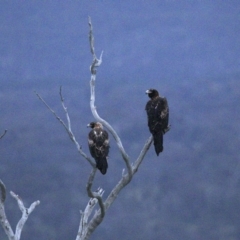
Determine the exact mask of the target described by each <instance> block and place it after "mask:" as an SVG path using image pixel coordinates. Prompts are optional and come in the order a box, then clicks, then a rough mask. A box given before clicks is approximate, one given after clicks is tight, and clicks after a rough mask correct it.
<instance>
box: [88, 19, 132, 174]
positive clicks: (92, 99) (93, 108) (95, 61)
mask: <svg viewBox="0 0 240 240" xmlns="http://www.w3.org/2000/svg"><path fill="white" fill-rule="evenodd" d="M89 27H90V30H89V41H90V49H91V53H92V55H93V62H92V65H91V66H90V71H91V80H90V88H91V97H90V108H91V111H92V114H93V116H94V118H95V119H96V120H97V121H98V122H101V123H102V124H103V125H104V126H105V127H106V128H107V129H108V131H109V132H110V133H111V134H112V136H113V137H114V139H115V141H116V143H117V146H118V148H119V150H120V152H121V155H122V157H123V159H124V161H125V164H126V166H127V169H128V177H129V178H132V168H131V164H130V160H129V157H128V155H127V153H126V152H125V150H124V147H123V145H122V142H121V139H120V137H119V136H118V134H117V133H116V131H115V130H114V129H113V128H112V126H111V125H110V124H109V123H108V122H107V121H105V120H104V119H102V118H101V117H100V116H99V115H98V113H97V109H96V106H95V81H96V67H99V66H100V65H101V63H102V54H101V56H100V59H97V57H96V54H95V50H94V37H93V28H92V23H91V18H90V17H89Z"/></svg>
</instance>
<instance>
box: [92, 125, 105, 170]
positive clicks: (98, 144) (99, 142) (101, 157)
mask: <svg viewBox="0 0 240 240" xmlns="http://www.w3.org/2000/svg"><path fill="white" fill-rule="evenodd" d="M88 127H91V128H92V130H91V131H90V132H89V134H88V146H89V150H90V153H91V155H92V157H93V158H94V159H95V161H96V167H97V168H98V169H99V170H100V172H101V173H102V174H106V172H107V168H108V163H107V157H108V153H109V140H108V133H107V131H105V130H103V126H102V124H101V123H99V122H91V123H89V124H88Z"/></svg>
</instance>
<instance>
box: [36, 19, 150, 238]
mask: <svg viewBox="0 0 240 240" xmlns="http://www.w3.org/2000/svg"><path fill="white" fill-rule="evenodd" d="M88 23H89V29H90V30H89V42H90V51H91V54H92V57H93V61H92V64H91V66H90V72H91V78H90V90H91V96H90V108H91V111H92V114H93V117H94V118H95V120H96V121H97V122H100V123H102V124H103V126H104V127H105V128H106V129H107V130H108V131H109V132H110V133H111V134H112V136H113V138H114V139H115V141H116V144H117V146H118V149H119V151H120V153H121V155H122V158H123V160H124V162H125V165H126V169H127V171H125V169H123V170H122V177H121V179H120V180H119V182H118V183H117V185H116V186H115V187H114V188H113V189H112V191H111V192H110V194H109V195H108V196H107V198H106V200H104V199H103V193H104V190H103V189H102V188H99V189H98V190H97V191H95V192H94V191H92V184H93V181H94V177H95V174H96V165H95V163H94V161H93V160H92V159H91V158H89V157H88V156H87V154H86V153H85V152H84V151H83V150H82V148H81V146H80V144H79V143H78V142H77V140H76V138H75V136H74V134H73V132H72V129H71V121H70V117H69V114H68V111H67V107H66V106H65V104H64V98H63V96H62V88H61V87H60V99H61V103H62V107H63V110H64V112H65V115H66V119H67V123H65V122H64V121H63V120H62V119H61V118H60V117H59V116H58V115H57V114H56V113H55V112H54V110H52V109H51V108H50V106H49V105H48V104H47V103H46V102H45V101H44V99H43V98H42V97H41V96H40V95H39V94H38V93H36V92H35V93H36V95H37V96H38V98H39V99H40V100H41V101H42V102H43V103H44V104H45V106H46V107H47V108H48V109H49V110H50V111H51V112H52V113H53V115H54V116H55V117H56V118H57V120H58V121H59V122H60V123H61V124H62V125H63V127H64V128H65V130H66V131H67V133H68V135H69V137H70V139H71V140H72V141H73V143H74V144H75V145H76V147H77V150H78V152H79V153H80V154H81V155H82V156H83V157H84V158H85V159H86V160H87V161H88V162H89V163H90V164H91V166H92V171H91V173H90V175H89V178H88V182H87V187H86V188H87V193H88V196H89V197H90V200H89V201H88V204H87V206H86V208H85V210H84V211H83V212H81V220H80V224H79V229H78V234H77V237H76V240H87V239H89V237H90V235H91V234H92V233H93V231H94V230H95V229H96V228H97V226H98V225H99V224H100V223H101V222H102V221H103V219H104V216H105V213H106V211H107V210H108V209H109V207H110V206H111V205H112V203H113V202H114V201H115V199H116V198H117V196H118V194H119V193H120V191H121V190H122V189H123V188H124V187H125V186H126V185H127V184H128V183H130V182H131V180H132V178H133V176H134V174H135V173H136V172H137V170H138V168H139V166H140V164H141V163H142V161H143V159H144V157H145V154H146V153H147V151H148V149H149V148H150V146H151V143H152V136H150V137H149V138H148V140H147V141H146V143H145V145H144V146H143V148H142V150H141V152H140V154H139V156H138V158H137V159H136V160H135V161H134V162H131V161H130V158H129V156H128V154H127V153H126V151H125V149H124V147H123V144H122V141H121V139H120V137H119V136H118V134H117V133H116V131H115V130H114V129H113V127H112V126H111V125H110V124H109V123H108V122H107V121H106V120H104V119H103V118H101V117H100V116H99V114H98V112H97V109H96V106H95V82H96V74H97V68H98V67H99V66H100V65H101V63H102V55H103V52H102V53H101V55H100V57H99V58H97V56H96V53H95V49H94V37H93V27H92V23H91V18H90V17H89V22H88ZM97 204H98V206H99V209H98V210H97V211H96V212H95V214H94V215H93V216H91V213H92V211H93V209H94V207H95V206H96V205H97Z"/></svg>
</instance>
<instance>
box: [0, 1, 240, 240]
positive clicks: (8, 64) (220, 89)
mask: <svg viewBox="0 0 240 240" xmlns="http://www.w3.org/2000/svg"><path fill="white" fill-rule="evenodd" d="M239 10H240V4H239V2H238V1H228V2H222V1H218V0H215V1H211V2H209V1H205V0H204V1H195V2H194V3H193V2H192V1H188V0H184V1H181V2H180V1H174V0H172V1H164V0H161V1H157V0H156V1H151V4H149V3H148V2H146V1H128V2H121V3H116V2H112V1H91V3H89V2H87V1H81V2H80V1H79V2H77V1H75V2H63V1H62V2H57V1H51V2H42V1H37V2H34V3H33V2H30V1H28V2H17V1H12V2H2V3H1V8H0V86H1V88H0V112H1V117H0V132H3V130H4V129H6V128H7V129H8V132H7V135H6V136H5V137H4V138H3V139H1V140H0V150H1V156H0V162H1V164H0V179H2V181H3V182H4V183H5V185H6V187H7V190H8V193H9V191H10V190H12V191H14V192H16V193H17V194H19V195H20V196H21V197H22V198H23V200H24V202H25V204H26V206H28V205H30V203H32V202H33V201H34V200H40V201H41V204H40V205H39V206H38V207H37V208H36V209H35V211H34V212H33V213H32V215H31V216H30V218H29V219H28V221H27V223H26V225H25V227H24V231H23V235H22V239H31V238H32V237H31V234H32V235H33V236H34V239H46V240H54V239H58V240H63V239H75V237H76V233H77V229H78V224H79V219H80V214H79V210H80V209H82V210H83V209H84V208H85V206H86V203H87V201H88V198H87V196H86V190H85V185H86V181H87V177H88V174H89V172H90V166H89V165H88V163H87V162H86V161H84V159H83V158H81V156H80V155H79V154H78V153H77V151H76V148H75V146H74V145H73V144H72V142H71V141H70V140H69V138H68V136H67V134H66V132H65V130H64V129H63V128H62V126H61V125H60V124H59V122H57V120H56V119H55V118H54V117H53V116H52V115H51V113H50V112H49V111H48V110H47V109H46V107H45V106H44V105H43V104H42V103H41V102H40V101H39V100H38V98H37V97H36V95H35V94H34V90H36V91H37V92H38V93H39V94H40V95H41V96H42V97H43V98H44V99H45V100H46V101H47V102H48V104H49V105H50V106H51V107H52V108H53V109H54V110H55V111H56V112H57V113H58V114H59V115H60V116H61V117H62V118H63V119H65V116H64V112H63V110H62V108H61V103H60V101H59V86H60V85H62V86H63V95H64V98H65V103H66V105H67V107H68V111H69V114H70V117H71V121H72V128H73V131H74V133H75V135H76V137H77V139H78V141H79V143H80V144H81V145H82V147H83V150H84V151H85V152H86V153H88V147H87V134H88V131H89V129H88V128H86V125H87V124H88V123H89V122H90V121H92V120H93V117H92V115H91V111H90V108H89V96H90V90H89V80H90V73H89V66H90V64H91V60H92V59H91V54H90V51H89V43H88V24H87V20H88V16H89V15H90V16H91V17H92V22H93V26H94V36H95V45H96V46H95V47H96V51H97V53H98V54H100V52H101V50H104V55H103V64H102V66H101V67H100V68H99V69H98V73H97V83H96V106H97V110H98V112H99V114H100V115H101V116H102V117H103V118H105V119H106V120H107V121H108V122H109V123H110V124H112V126H113V127H114V128H115V129H116V131H117V132H118V133H119V135H120V137H121V139H122V142H123V145H124V147H125V148H126V151H127V152H128V153H129V155H130V157H131V160H132V161H134V160H135V159H136V157H137V156H138V154H139V153H140V151H141V148H142V147H143V145H144V143H145V141H146V139H147V138H148V137H149V131H148V128H147V119H146V113H145V111H144V107H145V104H146V101H147V100H148V99H147V96H146V95H145V90H146V89H148V88H150V87H154V88H157V89H158V90H159V91H160V93H161V94H162V95H164V96H166V97H167V98H168V101H169V105H170V122H171V125H172V129H171V131H170V132H168V133H167V134H166V135H165V142H164V152H163V153H162V154H161V155H160V156H159V157H156V155H155V153H154V149H153V147H151V148H150V150H149V152H148V153H147V156H146V158H145V160H144V162H143V163H142V165H141V167H140V170H139V171H138V173H137V174H136V176H135V178H134V179H133V181H132V183H131V184H130V185H129V186H127V187H126V188H125V189H124V190H123V192H121V194H120V196H119V197H118V199H117V200H116V202H115V203H114V204H113V206H112V207H111V208H110V210H109V212H107V215H106V218H105V219H104V222H103V223H102V224H101V225H100V226H99V228H98V229H97V230H96V232H95V233H94V234H93V236H92V239H96V240H100V239H106V240H110V239H116V236H117V238H118V239H126V240H130V239H131V240H132V239H139V238H141V239H156V240H157V239H163V240H165V239H166V240H169V239H170V240H171V239H180V240H181V239H183V240H198V239H210V240H215V239H231V240H237V239H240V231H239V225H240V217H239V216H240V194H239V187H240V181H239V180H240V179H239V176H240V164H239V154H238V152H239V143H240V129H239V128H240V125H239V112H240V107H239V104H238V102H239V97H240V96H239V95H240V92H239V89H240V82H239V78H240V71H239V66H240V57H239V56H240V45H239V39H240V15H239ZM122 168H124V163H123V161H122V159H121V156H120V154H119V152H118V150H117V147H116V145H115V143H114V140H113V138H111V149H110V159H109V170H108V173H107V175H106V176H102V175H100V173H97V176H96V181H95V183H94V188H98V187H99V186H100V187H102V188H104V190H105V194H104V196H105V197H106V196H107V195H108V193H109V192H110V191H111V189H112V187H113V186H114V185H115V184H116V183H117V182H118V180H119V178H120V177H121V173H122ZM6 210H7V215H8V216H9V220H10V222H11V224H12V227H14V228H15V225H16V223H17V221H18V220H19V218H20V216H21V215H20V211H19V209H18V207H17V205H16V202H15V201H14V199H12V198H11V197H10V195H9V194H8V195H7V200H6ZM120 220H121V221H120ZM0 239H1V240H5V239H6V237H5V235H4V232H3V230H2V229H1V230H0Z"/></svg>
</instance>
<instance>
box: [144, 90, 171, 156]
mask: <svg viewBox="0 0 240 240" xmlns="http://www.w3.org/2000/svg"><path fill="white" fill-rule="evenodd" d="M146 94H148V96H149V98H150V100H149V101H148V102H147V104H146V107H145V110H146V111H147V116H148V127H149V131H150V132H151V134H152V135H153V142H154V147H155V152H156V154H157V156H158V155H159V153H160V152H162V151H163V134H164V133H166V132H167V131H168V130H169V129H170V126H168V117H169V109H168V103H167V99H166V98H165V97H160V96H159V93H158V91H157V90H156V89H149V90H147V91H146Z"/></svg>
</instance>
